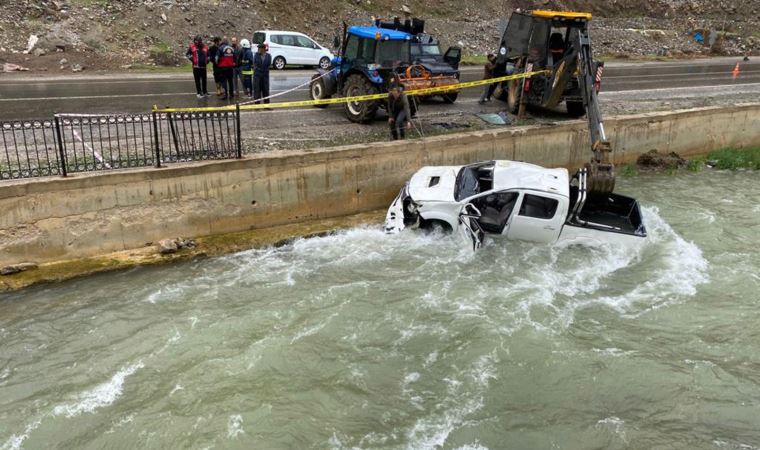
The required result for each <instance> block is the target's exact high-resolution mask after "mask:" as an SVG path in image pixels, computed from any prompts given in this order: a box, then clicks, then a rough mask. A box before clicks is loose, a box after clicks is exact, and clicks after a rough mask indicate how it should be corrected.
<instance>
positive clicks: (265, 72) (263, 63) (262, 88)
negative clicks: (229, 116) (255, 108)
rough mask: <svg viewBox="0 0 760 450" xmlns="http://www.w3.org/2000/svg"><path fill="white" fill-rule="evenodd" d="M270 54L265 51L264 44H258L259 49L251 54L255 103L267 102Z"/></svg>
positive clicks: (270, 63)
mask: <svg viewBox="0 0 760 450" xmlns="http://www.w3.org/2000/svg"><path fill="white" fill-rule="evenodd" d="M271 65H272V55H270V54H269V53H267V46H266V44H263V43H262V44H259V51H258V52H256V54H255V55H253V98H255V99H256V103H261V102H262V99H263V102H264V103H269V98H268V97H269V66H271Z"/></svg>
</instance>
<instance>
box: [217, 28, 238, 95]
mask: <svg viewBox="0 0 760 450" xmlns="http://www.w3.org/2000/svg"><path fill="white" fill-rule="evenodd" d="M216 64H217V65H218V66H219V71H220V74H221V76H222V86H223V87H224V97H222V100H227V99H229V100H232V99H233V98H234V97H235V83H234V77H235V49H234V48H232V46H231V45H230V43H229V41H228V40H227V38H224V39H222V45H220V46H219V50H217V52H216Z"/></svg>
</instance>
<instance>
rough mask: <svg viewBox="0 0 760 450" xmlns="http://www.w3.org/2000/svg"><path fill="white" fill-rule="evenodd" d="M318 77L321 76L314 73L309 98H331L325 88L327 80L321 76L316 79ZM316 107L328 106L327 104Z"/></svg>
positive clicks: (316, 106)
mask: <svg viewBox="0 0 760 450" xmlns="http://www.w3.org/2000/svg"><path fill="white" fill-rule="evenodd" d="M316 78H319V75H314V76H313V77H311V86H309V98H310V99H312V100H322V99H326V98H330V97H331V96H329V95H327V89H326V88H325V82H324V80H322V79H321V78H320V79H318V80H315V79H316ZM314 107H315V108H327V105H314Z"/></svg>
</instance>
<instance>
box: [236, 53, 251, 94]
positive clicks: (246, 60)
mask: <svg viewBox="0 0 760 450" xmlns="http://www.w3.org/2000/svg"><path fill="white" fill-rule="evenodd" d="M240 46H241V47H242V48H243V50H242V51H241V52H240V55H241V56H240V64H239V67H240V72H241V73H242V74H243V87H244V88H245V95H246V96H247V97H248V98H251V97H253V51H251V42H250V41H249V40H248V39H243V40H242V41H240Z"/></svg>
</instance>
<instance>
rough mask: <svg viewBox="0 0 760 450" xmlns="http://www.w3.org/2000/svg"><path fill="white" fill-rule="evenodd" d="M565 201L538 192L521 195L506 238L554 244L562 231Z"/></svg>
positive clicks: (565, 211) (565, 212) (565, 207)
mask: <svg viewBox="0 0 760 450" xmlns="http://www.w3.org/2000/svg"><path fill="white" fill-rule="evenodd" d="M563 200H564V201H563ZM566 214H567V200H565V199H563V198H561V197H554V196H550V195H548V194H546V195H545V194H542V193H538V192H535V193H534V192H531V193H527V192H526V193H523V194H522V196H521V198H520V200H519V209H518V211H517V214H515V215H514V216H513V218H512V221H511V223H510V225H509V229H508V230H507V238H509V239H516V240H521V241H533V242H546V243H549V242H554V241H556V240H557V238H559V234H560V232H561V231H562V223H563V220H564V217H565V215H566Z"/></svg>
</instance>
